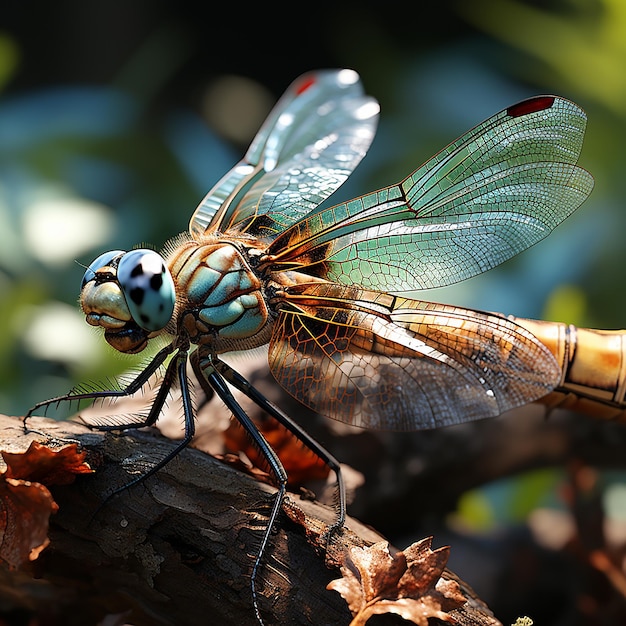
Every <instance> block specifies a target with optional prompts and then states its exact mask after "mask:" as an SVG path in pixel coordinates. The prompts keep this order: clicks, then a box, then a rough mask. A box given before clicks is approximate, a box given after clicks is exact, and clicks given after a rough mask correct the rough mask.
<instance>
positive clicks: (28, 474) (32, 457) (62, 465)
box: [1, 441, 93, 486]
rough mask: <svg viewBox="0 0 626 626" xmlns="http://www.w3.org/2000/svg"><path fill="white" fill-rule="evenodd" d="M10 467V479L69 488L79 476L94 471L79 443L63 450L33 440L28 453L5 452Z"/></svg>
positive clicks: (3, 456) (7, 474)
mask: <svg viewBox="0 0 626 626" xmlns="http://www.w3.org/2000/svg"><path fill="white" fill-rule="evenodd" d="M1 454H2V458H3V459H4V462H5V463H6V464H7V470H6V476H7V478H19V479H22V480H29V481H31V482H38V483H42V484H44V485H48V486H51V485H69V484H70V483H72V482H74V480H75V479H76V474H88V473H91V472H93V470H92V469H91V467H90V466H89V464H88V463H86V462H85V456H86V453H85V452H83V451H79V450H78V445H77V444H75V443H70V444H67V445H66V446H63V447H61V448H56V449H53V448H49V447H47V446H45V445H43V444H41V443H38V442H37V441H32V442H31V444H30V446H28V450H26V452H21V453H12V452H2V453H1Z"/></svg>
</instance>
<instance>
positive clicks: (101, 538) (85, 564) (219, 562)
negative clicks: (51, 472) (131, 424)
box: [0, 416, 499, 626]
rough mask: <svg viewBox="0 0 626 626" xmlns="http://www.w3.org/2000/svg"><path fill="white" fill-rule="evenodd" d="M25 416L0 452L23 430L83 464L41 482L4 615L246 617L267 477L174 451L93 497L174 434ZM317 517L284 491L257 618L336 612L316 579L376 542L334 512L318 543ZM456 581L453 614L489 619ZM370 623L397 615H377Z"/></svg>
mask: <svg viewBox="0 0 626 626" xmlns="http://www.w3.org/2000/svg"><path fill="white" fill-rule="evenodd" d="M29 425H30V427H31V428H32V429H36V430H38V431H40V433H45V435H46V436H43V435H42V434H37V433H35V432H30V433H28V434H24V432H23V430H22V427H21V421H20V420H18V419H17V418H10V417H4V416H3V417H2V418H1V419H0V432H1V433H2V435H1V436H0V441H1V445H0V448H1V449H2V450H8V451H11V452H19V451H23V450H25V449H26V448H27V447H28V445H29V443H30V441H32V440H33V439H35V440H38V441H41V442H46V441H49V442H50V441H51V443H53V444H54V443H55V442H59V441H63V442H65V441H67V440H73V441H78V442H79V443H80V445H81V446H82V447H83V448H84V449H86V450H87V451H88V460H89V461H90V463H91V464H92V466H93V467H94V468H95V470H96V471H95V472H94V473H93V474H89V475H84V476H79V477H78V478H77V479H76V481H75V482H74V483H73V484H71V485H68V486H63V487H55V488H52V489H51V491H52V493H53V496H54V498H55V500H56V501H57V503H58V504H59V511H58V512H57V513H56V514H55V515H53V516H52V518H51V524H50V539H51V543H50V545H49V546H48V548H47V549H46V550H44V552H43V553H42V554H41V556H40V557H39V559H38V560H37V561H35V562H34V563H33V564H32V571H10V570H9V569H8V568H6V567H5V566H2V567H0V603H1V607H2V613H3V615H4V616H13V617H15V619H16V620H17V619H18V618H19V619H20V621H23V622H24V623H26V622H27V618H28V619H31V620H32V621H30V622H28V623H31V624H40V623H44V619H43V616H46V619H45V624H56V623H59V624H60V623H63V624H66V625H67V624H80V625H81V626H85V625H88V624H96V623H106V624H116V623H120V624H124V623H130V624H135V625H144V624H149V625H161V624H176V625H178V626H184V625H186V624H190V625H191V624H194V625H197V624H202V623H212V624H213V623H215V624H223V625H229V624H236V625H238V626H241V624H254V623H255V619H254V613H253V610H252V599H251V590H250V572H251V567H252V563H253V560H254V554H255V553H256V550H257V546H258V542H259V540H260V537H261V534H262V532H263V529H264V528H265V527H266V523H267V514H268V511H269V505H270V502H271V497H272V495H273V494H274V493H275V491H274V489H273V488H272V487H271V486H269V485H266V484H263V483H261V482H258V481H257V480H255V479H254V478H252V477H251V476H249V475H246V474H245V473H243V472H242V471H240V470H238V469H234V468H233V467H231V466H229V465H227V464H225V463H223V462H221V461H218V460H216V459H215V458H213V457H211V456H209V455H207V454H205V453H203V452H200V451H198V450H193V449H186V450H184V451H183V453H182V454H180V455H179V456H178V457H176V458H175V459H174V460H173V461H172V462H171V463H169V464H168V465H167V466H166V467H165V468H164V469H163V470H162V471H160V472H159V473H158V474H157V475H156V476H154V477H151V478H150V479H148V480H147V481H145V482H144V483H141V484H140V485H138V486H135V487H133V488H131V489H129V490H128V491H124V492H123V493H121V494H120V495H117V496H115V497H113V498H110V499H107V496H108V495H109V494H110V493H111V491H112V490H113V489H115V488H117V487H119V486H121V485H124V484H125V483H127V482H128V481H129V480H131V479H132V478H133V477H135V476H136V475H137V473H138V472H142V471H145V469H146V467H149V466H150V464H152V463H153V462H155V461H156V460H158V459H159V458H161V457H162V455H164V454H166V453H167V451H168V450H171V448H172V446H173V445H174V444H173V443H172V442H171V441H169V440H167V439H165V438H163V437H161V436H160V435H158V434H157V433H156V432H154V431H148V432H133V433H128V434H124V435H115V434H107V435H104V434H102V433H98V432H94V431H91V430H89V429H87V428H86V427H84V426H83V425H80V424H75V423H71V422H55V421H51V420H45V419H41V418H34V419H32V421H31V422H29ZM48 437H50V438H52V439H51V440H50V439H48ZM303 513H304V514H303ZM290 518H291V519H290ZM317 519H319V520H326V521H330V520H332V519H333V511H332V509H330V508H329V507H326V506H323V505H321V504H318V503H316V502H312V501H308V500H302V499H301V498H300V497H299V496H296V495H293V494H290V496H289V501H288V502H287V504H286V506H285V507H284V511H283V513H282V514H281V518H280V525H279V528H278V529H277V530H276V532H275V533H274V535H273V537H272V546H271V548H270V551H269V554H268V557H267V559H266V562H265V563H264V565H263V568H262V574H261V581H260V582H259V602H260V606H261V613H262V615H263V618H264V620H265V622H266V623H267V624H348V623H349V622H350V618H351V617H350V613H349V611H348V608H347V605H346V604H345V602H344V600H343V599H342V598H341V597H340V596H339V595H338V594H337V593H335V592H332V591H327V590H326V585H327V583H328V582H329V581H330V580H332V579H333V578H337V577H338V576H339V571H338V567H337V566H338V563H340V562H341V561H342V558H343V554H344V552H345V550H347V549H348V548H349V547H350V546H352V545H366V544H369V543H372V542H375V541H380V540H381V539H382V538H381V537H380V536H379V535H378V534H377V533H375V532H374V531H372V530H371V529H368V528H366V527H364V526H363V525H362V524H360V523H358V522H357V521H356V520H354V519H348V521H347V523H346V529H345V530H344V531H342V532H341V533H338V534H336V535H335V536H334V538H333V541H332V542H331V545H330V546H328V550H326V548H327V546H326V544H325V542H323V541H322V542H319V541H318V540H319V536H320V533H321V532H322V531H323V524H320V523H318V522H316V520H317ZM292 520H299V522H300V523H295V522H294V521H292ZM312 544H315V545H312ZM325 561H326V562H327V563H328V566H327V565H326V564H325ZM446 575H447V576H449V577H452V578H455V579H456V577H455V575H454V574H453V573H451V572H448V573H447V574H446ZM459 582H460V584H461V588H462V590H463V593H464V594H465V595H466V597H467V603H466V604H465V605H464V606H463V607H462V608H461V609H458V610H456V611H454V613H453V615H454V617H455V619H456V620H457V623H459V624H466V625H469V624H474V625H496V624H499V622H498V621H497V620H496V619H495V618H493V616H492V615H491V612H490V611H489V609H488V608H487V607H486V605H485V604H484V603H483V602H482V601H481V600H480V599H478V598H477V597H476V596H475V594H474V592H473V591H472V590H471V588H470V587H469V586H468V585H466V584H465V583H463V582H462V581H459ZM116 615H117V617H114V616H116ZM103 620H108V621H103ZM116 620H117V621H116ZM16 623H17V622H16ZM372 623H373V624H374V623H376V624H383V623H401V621H399V620H398V618H391V619H390V620H388V619H387V618H386V617H384V616H382V617H377V618H375V619H373V620H372Z"/></svg>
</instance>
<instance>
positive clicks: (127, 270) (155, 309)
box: [117, 249, 176, 332]
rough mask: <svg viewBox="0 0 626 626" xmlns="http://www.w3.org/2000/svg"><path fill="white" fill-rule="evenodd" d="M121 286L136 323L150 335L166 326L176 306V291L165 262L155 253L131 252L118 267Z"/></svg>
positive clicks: (151, 251)
mask: <svg viewBox="0 0 626 626" xmlns="http://www.w3.org/2000/svg"><path fill="white" fill-rule="evenodd" d="M117 282H118V283H119V285H120V287H121V288H122V291H123V292H124V297H125V298H126V304H127V305H128V309H129V311H130V314H131V315H132V318H133V320H134V321H135V323H136V324H137V325H138V326H139V327H141V328H143V329H144V330H147V331H150V332H152V331H155V330H161V329H163V328H165V327H166V326H167V323H168V322H169V321H170V318H171V317H172V314H173V313H174V304H175V302H176V288H175V287H174V281H173V279H172V275H171V274H170V271H169V270H168V269H167V267H166V265H165V261H163V259H162V258H161V256H160V255H159V254H157V253H156V252H154V251H153V250H144V249H140V250H131V251H130V252H127V253H126V254H125V255H124V256H123V257H122V258H121V259H120V262H119V264H118V266H117Z"/></svg>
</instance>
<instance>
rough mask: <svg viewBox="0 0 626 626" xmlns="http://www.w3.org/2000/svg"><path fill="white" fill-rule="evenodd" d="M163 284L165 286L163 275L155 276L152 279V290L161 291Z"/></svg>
mask: <svg viewBox="0 0 626 626" xmlns="http://www.w3.org/2000/svg"><path fill="white" fill-rule="evenodd" d="M162 284H163V275H162V274H155V275H154V276H153V277H152V278H151V279H150V287H151V288H152V289H154V291H158V290H159V289H161V285H162Z"/></svg>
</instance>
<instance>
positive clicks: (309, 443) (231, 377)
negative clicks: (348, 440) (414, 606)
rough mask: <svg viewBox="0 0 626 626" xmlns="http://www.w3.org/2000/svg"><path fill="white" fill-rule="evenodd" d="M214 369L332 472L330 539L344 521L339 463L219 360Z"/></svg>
mask: <svg viewBox="0 0 626 626" xmlns="http://www.w3.org/2000/svg"><path fill="white" fill-rule="evenodd" d="M213 363H214V365H215V368H216V369H217V370H218V371H219V372H220V374H221V375H222V376H223V377H224V378H225V379H226V380H227V381H228V382H229V383H230V384H231V385H233V387H235V388H236V389H239V391H241V392H242V393H243V394H244V395H246V396H247V397H248V398H250V400H252V401H253V402H254V403H255V404H256V405H257V406H258V407H260V408H261V409H263V410H264V411H265V412H266V413H268V414H269V415H271V416H272V417H273V418H274V419H275V420H276V421H277V422H278V423H279V424H282V425H283V426H284V427H285V428H286V429H287V430H289V431H290V432H291V433H292V434H293V435H294V436H295V437H296V438H297V439H299V440H300V441H301V442H302V443H303V444H304V445H305V446H306V447H307V448H308V449H309V450H311V452H313V453H314V454H315V455H316V456H317V457H318V458H320V459H321V460H322V461H323V462H324V463H326V465H327V466H328V467H329V468H330V469H331V470H332V471H333V472H334V474H335V480H336V484H337V491H336V497H337V502H336V513H337V519H336V520H335V522H334V524H333V525H332V526H331V527H330V529H329V530H328V532H327V535H328V538H329V539H330V538H331V536H332V533H333V532H334V531H335V530H336V529H339V528H341V527H342V526H343V524H344V522H345V519H346V488H345V485H344V482H343V474H342V472H341V466H340V464H339V461H338V460H337V459H336V458H335V457H334V456H333V455H332V454H331V453H330V452H328V450H326V449H325V448H324V447H323V446H322V445H321V444H320V443H319V442H317V441H316V440H315V439H313V437H311V435H309V434H308V433H307V432H306V431H305V430H304V429H303V428H302V427H301V426H300V425H299V424H297V423H296V422H294V421H293V420H292V419H291V418H290V417H289V416H288V415H287V414H286V413H284V412H283V411H282V410H281V409H280V408H278V407H277V406H276V405H275V404H274V403H272V402H270V401H269V400H268V399H267V398H266V397H265V396H264V395H263V394H262V393H261V392H260V391H259V390H258V389H256V388H255V387H254V386H252V385H251V384H250V383H249V382H248V381H247V380H246V379H245V378H244V377H243V376H242V375H241V374H239V373H238V372H237V371H236V370H234V369H233V368H232V367H230V366H229V365H228V364H226V363H224V361H221V360H219V359H214V360H213Z"/></svg>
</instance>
